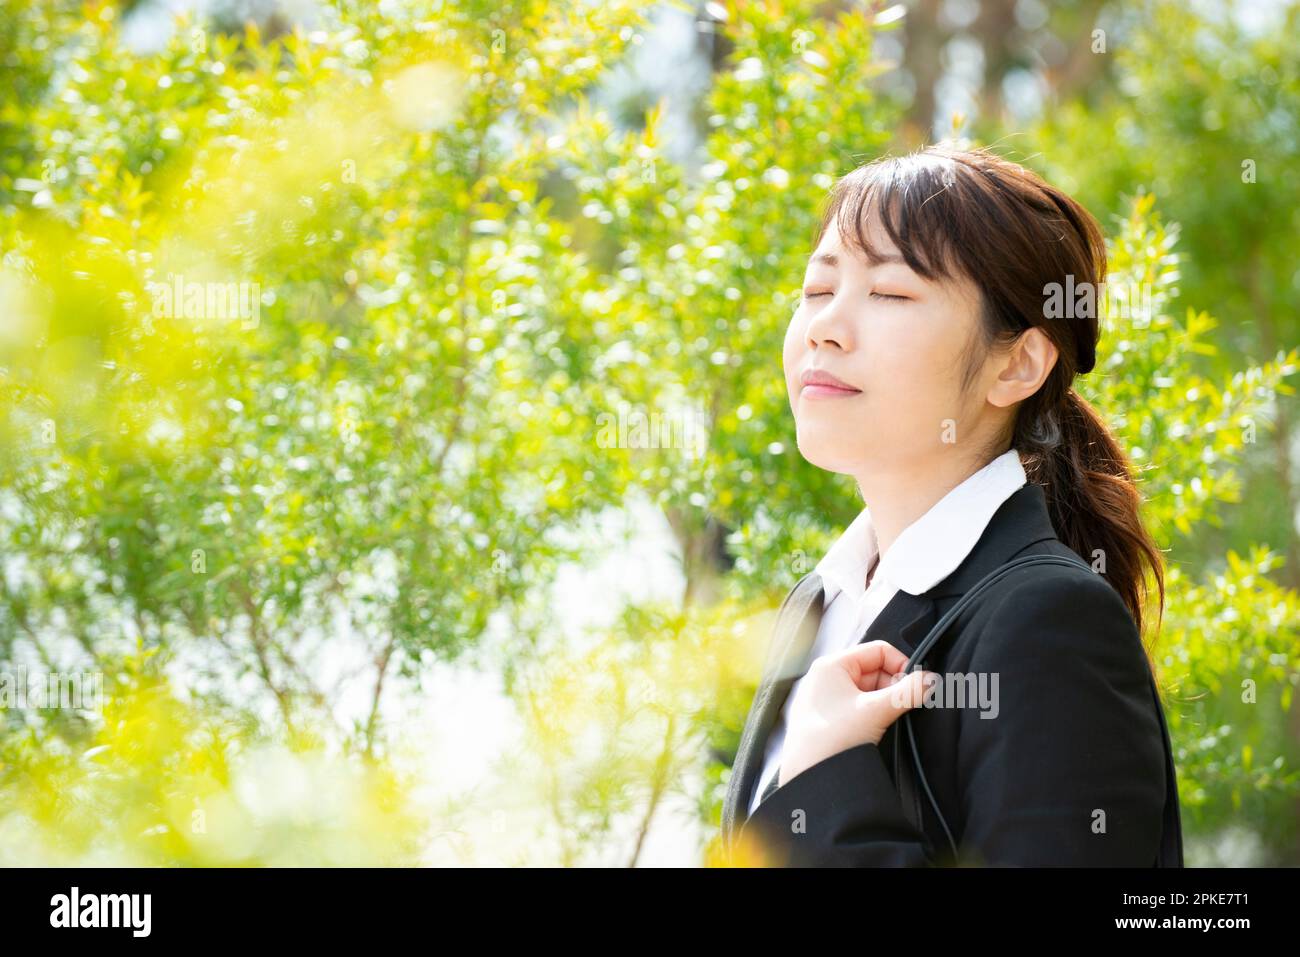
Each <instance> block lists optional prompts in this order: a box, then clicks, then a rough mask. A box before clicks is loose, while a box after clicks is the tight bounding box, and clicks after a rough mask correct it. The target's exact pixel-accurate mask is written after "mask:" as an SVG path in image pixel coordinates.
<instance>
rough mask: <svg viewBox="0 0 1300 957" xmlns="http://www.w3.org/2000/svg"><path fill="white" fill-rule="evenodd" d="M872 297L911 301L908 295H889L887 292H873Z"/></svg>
mask: <svg viewBox="0 0 1300 957" xmlns="http://www.w3.org/2000/svg"><path fill="white" fill-rule="evenodd" d="M871 295H872V297H873V298H875V299H892V300H894V301H896V302H911V297H910V296H891V295H889V294H888V293H883V292H873V293H872V294H871Z"/></svg>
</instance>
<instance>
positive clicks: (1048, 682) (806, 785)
mask: <svg viewBox="0 0 1300 957" xmlns="http://www.w3.org/2000/svg"><path fill="white" fill-rule="evenodd" d="M1036 553H1046V554H1055V555H1062V556H1074V552H1072V551H1071V550H1070V549H1069V548H1068V547H1067V546H1066V545H1065V544H1064V543H1062V542H1061V541H1060V540H1059V539H1058V538H1057V537H1056V532H1055V530H1054V529H1053V527H1052V523H1051V519H1050V517H1049V515H1048V511H1047V503H1046V498H1045V495H1044V491H1043V489H1042V487H1040V486H1038V485H1034V484H1032V483H1031V484H1028V485H1025V486H1024V487H1023V488H1021V489H1019V490H1018V491H1017V492H1015V493H1014V494H1013V495H1012V496H1011V497H1010V498H1009V499H1007V501H1006V502H1004V503H1003V504H1002V506H1001V507H1000V508H999V509H998V511H997V512H996V513H995V514H994V516H993V518H992V520H991V521H990V523H989V525H988V526H987V528H986V529H985V531H984V533H983V535H982V537H981V538H980V540H979V542H978V543H977V544H976V546H975V548H974V549H972V551H971V553H970V554H969V555H968V556H967V557H966V559H965V560H964V561H963V562H962V564H961V565H960V566H959V567H958V568H957V569H956V570H955V571H954V572H953V573H952V574H951V575H950V576H949V577H948V578H947V579H945V580H944V581H942V582H940V583H939V584H938V585H936V586H935V587H934V588H933V589H931V590H930V591H928V592H926V593H925V594H924V595H911V594H909V593H907V592H903V591H900V592H898V593H897V594H896V595H895V596H894V598H893V599H892V600H891V601H890V602H889V604H888V605H886V606H885V608H884V609H883V610H882V611H881V613H880V615H879V616H878V617H877V618H876V620H875V621H874V622H873V623H872V624H871V626H870V627H869V628H868V629H867V630H866V633H865V634H864V635H863V637H862V638H861V641H875V640H876V639H883V640H885V641H887V642H889V643H890V644H892V645H894V646H895V647H897V648H898V649H899V650H901V651H902V652H904V653H905V654H907V655H911V653H912V652H913V650H915V648H916V645H917V644H918V643H919V642H920V641H921V640H922V639H923V638H924V637H925V635H926V634H927V633H928V632H929V630H930V628H931V627H932V626H933V625H934V624H935V622H936V621H937V620H938V618H939V616H940V615H942V614H943V613H944V612H945V611H946V610H947V609H948V608H949V607H951V606H952V605H953V604H954V603H955V602H956V601H957V600H958V599H959V598H960V597H961V596H962V595H963V594H964V593H965V592H966V591H968V590H969V589H970V588H971V586H972V585H974V584H975V583H976V582H977V581H979V580H980V579H981V578H983V577H984V576H985V575H986V574H987V573H988V572H990V571H992V570H994V569H995V568H997V567H998V566H1000V565H1002V564H1004V563H1006V562H1007V561H1010V560H1011V559H1012V558H1015V557H1017V556H1021V555H1030V554H1036ZM1075 557H1076V558H1077V557H1079V556H1075ZM1088 559H1089V561H1090V560H1091V556H1088ZM822 604H823V591H822V589H821V582H820V578H819V577H818V576H817V575H816V573H815V572H814V573H810V574H809V575H806V576H804V578H803V579H801V580H800V582H799V583H798V584H797V585H796V586H795V588H794V589H793V590H792V591H791V592H790V594H789V595H788V596H787V598H786V601H785V602H784V603H783V605H782V607H781V611H780V613H779V614H778V619H777V624H776V627H775V635H774V639H773V642H772V646H771V648H770V650H769V652H768V656H767V661H766V663H765V665H764V674H763V679H762V682H761V684H760V686H759V689H758V692H757V693H756V695H755V697H754V702H753V704H752V706H751V708H750V712H749V716H748V718H747V719H746V721H745V727H744V731H743V733H742V735H741V741H740V748H739V750H738V752H737V755H736V760H735V762H734V764H733V766H732V772H731V778H730V781H729V783H728V790H727V795H726V799H725V801H724V803H723V814H722V818H723V820H722V826H723V835H722V837H723V840H724V842H725V843H724V846H725V848H726V849H727V850H728V851H729V852H734V851H736V850H737V848H738V847H739V846H740V845H741V844H742V843H744V844H749V845H750V846H751V848H752V847H755V846H756V847H758V848H760V849H761V851H762V852H763V854H764V861H765V863H768V864H775V865H786V866H836V867H871V866H886V867H888V866H894V867H915V866H934V865H936V864H943V863H950V862H951V861H950V859H949V858H947V857H940V856H938V855H940V854H941V852H942V851H943V850H944V849H946V848H947V847H948V844H947V839H946V838H945V836H944V832H943V829H942V826H941V824H940V823H939V822H938V820H937V819H936V817H935V815H934V813H933V809H932V808H931V807H930V806H929V804H928V801H927V800H926V799H925V798H924V796H922V802H923V805H924V808H923V814H922V818H921V820H922V827H923V828H924V831H925V833H924V835H923V834H922V833H921V832H919V831H918V830H917V829H916V828H915V827H914V826H913V825H912V824H911V823H909V821H908V820H907V818H906V817H905V816H904V814H903V808H902V804H901V801H900V799H899V796H898V793H897V790H896V787H895V784H894V774H895V771H894V767H893V755H894V737H895V735H896V733H897V732H898V731H899V729H900V723H899V722H895V723H894V724H893V725H892V726H891V727H890V728H889V730H888V731H887V732H886V733H885V736H884V738H883V739H882V740H881V742H880V744H879V745H875V744H863V745H858V746H857V747H853V748H849V749H847V750H845V751H841V752H839V753H838V754H835V755H832V756H831V757H829V758H826V759H824V760H822V761H820V762H819V763H818V764H816V765H814V766H812V767H810V768H807V769H805V770H804V771H802V772H801V773H800V774H798V775H796V776H795V777H794V778H792V779H790V780H789V781H787V782H786V783H785V785H783V786H782V787H780V788H778V789H777V790H776V791H775V792H773V793H772V794H770V795H769V796H768V797H767V798H766V799H765V800H764V801H763V802H762V803H761V804H760V805H759V806H758V807H757V808H756V809H755V811H754V814H753V816H752V817H749V816H748V815H747V810H748V807H749V800H750V794H751V789H752V787H753V784H754V779H755V777H756V775H757V774H758V773H759V770H760V766H761V763H762V757H763V750H764V746H765V743H766V741H767V736H768V734H769V733H770V731H771V729H772V727H773V725H774V723H775V721H776V718H777V717H778V715H779V713H780V710H781V707H782V705H783V703H784V702H785V698H786V696H787V695H788V693H789V691H790V686H791V685H792V684H793V682H794V680H795V679H796V678H798V677H799V676H801V675H803V674H804V673H805V672H806V671H807V669H808V665H809V663H810V658H811V650H812V644H813V640H814V639H815V637H816V635H817V628H818V625H819V624H820V621H821V614H822ZM923 664H924V667H925V668H926V670H929V671H937V672H940V673H959V674H963V675H965V674H972V673H974V674H979V673H985V674H986V676H991V675H992V674H993V673H996V674H997V676H998V678H997V686H996V687H997V694H996V701H997V714H996V716H995V717H981V714H985V713H987V714H992V712H993V709H992V708H989V709H985V710H981V709H980V708H978V707H973V706H968V707H964V708H952V707H942V708H924V707H921V708H915V709H913V710H912V711H911V712H910V714H911V715H912V717H911V719H910V720H911V721H912V726H913V730H914V733H915V735H916V739H917V746H918V748H919V750H920V755H921V761H922V767H923V768H924V771H925V775H926V778H927V780H928V781H929V784H930V787H931V789H932V790H933V792H934V796H935V799H936V800H937V802H938V804H939V808H940V810H942V811H943V815H944V818H945V819H946V820H947V822H948V826H949V827H950V828H951V829H952V832H953V837H954V839H955V840H956V842H957V846H958V852H959V858H958V859H959V862H960V863H962V864H974V865H986V866H987V865H1075V866H1142V867H1146V866H1151V865H1152V864H1153V863H1154V862H1155V861H1156V858H1157V852H1158V849H1159V847H1160V841H1161V835H1162V819H1163V818H1164V817H1165V815H1166V813H1167V812H1169V811H1172V812H1173V820H1174V829H1175V831H1176V830H1177V828H1178V826H1179V824H1178V821H1179V814H1178V792H1177V786H1176V781H1175V782H1174V786H1173V787H1167V785H1166V742H1167V729H1166V727H1165V724H1164V715H1163V712H1162V711H1161V710H1160V708H1161V705H1160V702H1159V699H1158V696H1157V695H1155V694H1154V692H1153V689H1152V686H1151V683H1150V678H1149V675H1150V672H1149V666H1148V664H1147V659H1146V656H1145V653H1144V651H1143V648H1142V645H1141V642H1140V640H1139V637H1138V633H1137V628H1136V626H1135V624H1134V622H1133V619H1132V617H1131V616H1130V615H1129V613H1128V610H1127V608H1126V607H1125V605H1124V602H1123V600H1122V599H1121V598H1120V595H1119V593H1118V592H1117V591H1115V589H1114V588H1113V587H1112V586H1111V585H1110V584H1109V583H1108V582H1107V581H1106V579H1105V576H1104V575H1102V574H1100V573H1094V572H1092V571H1090V570H1087V569H1085V568H1066V567H1063V566H1060V565H1040V566H1030V567H1028V568H1024V569H1019V570H1017V571H1016V572H1014V573H1012V574H1011V575H1010V576H1009V577H1008V578H1007V579H1005V580H1003V581H1002V582H1000V583H999V584H998V585H996V586H994V588H992V589H991V590H990V591H989V592H988V593H987V594H986V595H983V596H982V597H981V598H980V599H979V600H977V601H976V602H975V604H974V606H973V607H972V608H971V609H970V610H969V611H967V612H966V613H964V614H963V615H962V617H961V618H960V619H958V620H957V621H956V622H954V624H953V625H952V626H951V627H950V628H949V629H948V631H947V632H946V634H945V637H943V638H942V639H941V640H940V642H939V644H938V645H937V646H936V648H934V649H932V650H931V652H930V653H929V654H928V655H927V658H926V660H925V662H924V663H923ZM986 680H990V679H986ZM986 687H989V688H990V689H991V687H992V686H991V680H990V683H989V684H988V685H986ZM903 744H904V750H903V751H902V752H901V755H902V759H903V760H907V759H908V757H909V754H910V750H908V749H907V748H906V736H905V735H904V740H903ZM1170 801H1172V802H1173V806H1172V808H1167V807H1166V802H1170ZM1177 836H1178V848H1179V854H1180V855H1181V846H1182V845H1181V834H1180V833H1179V834H1178V835H1177ZM924 838H928V842H927V841H926V840H925V839H924ZM927 848H932V849H934V855H935V856H932V855H931V853H930V852H929V851H928V849H927ZM733 860H741V859H740V858H733ZM744 860H751V859H749V858H746V859H744Z"/></svg>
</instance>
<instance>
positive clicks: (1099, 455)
mask: <svg viewBox="0 0 1300 957" xmlns="http://www.w3.org/2000/svg"><path fill="white" fill-rule="evenodd" d="M1026 405H1029V403H1026ZM1033 411H1034V410H1032V409H1030V408H1026V409H1024V410H1023V412H1025V413H1030V415H1028V416H1026V415H1024V414H1022V415H1021V416H1020V418H1019V419H1018V420H1017V422H1016V431H1015V437H1014V438H1013V440H1012V447H1013V448H1016V449H1018V450H1020V452H1021V454H1022V458H1023V460H1024V466H1025V474H1026V476H1027V477H1028V479H1029V481H1031V482H1033V483H1034V484H1036V485H1041V486H1043V490H1044V492H1045V493H1046V498H1047V507H1048V511H1049V513H1050V515H1051V519H1052V525H1053V526H1054V527H1055V528H1056V534H1057V535H1058V537H1059V538H1060V539H1061V541H1062V542H1064V543H1065V544H1066V545H1068V546H1069V547H1070V548H1071V549H1073V550H1074V551H1075V552H1076V553H1078V555H1079V556H1080V557H1081V558H1082V559H1083V560H1084V561H1086V562H1088V563H1089V564H1091V565H1093V566H1094V567H1095V568H1097V569H1098V570H1099V571H1102V572H1104V575H1105V578H1106V580H1107V581H1108V582H1110V584H1111V585H1112V587H1114V588H1115V590H1116V591H1118V592H1119V594H1120V596H1121V597H1122V598H1123V599H1124V604H1125V605H1126V606H1128V609H1129V612H1130V614H1132V616H1133V620H1134V622H1136V624H1137V628H1138V633H1139V634H1141V633H1142V626H1143V610H1144V607H1145V605H1146V603H1147V599H1148V597H1149V595H1150V587H1149V585H1148V582H1147V578H1146V569H1147V568H1149V569H1150V570H1151V573H1152V577H1153V579H1154V584H1155V588H1156V589H1157V590H1158V593H1159V601H1158V602H1157V605H1156V609H1157V616H1158V617H1157V622H1156V626H1155V629H1154V630H1155V631H1156V632H1158V631H1159V628H1160V621H1161V620H1162V619H1163V617H1164V600H1165V582H1164V559H1163V556H1162V555H1161V553H1160V549H1159V548H1158V547H1157V546H1156V543H1155V540H1154V539H1152V537H1151V534H1150V533H1149V532H1148V531H1147V530H1146V527H1145V526H1144V525H1143V524H1142V519H1141V516H1140V515H1139V512H1138V508H1139V505H1140V503H1141V495H1140V493H1139V492H1138V488H1137V485H1136V483H1135V482H1134V480H1133V475H1132V465H1131V464H1130V463H1129V460H1128V457H1127V456H1126V455H1125V454H1124V451H1123V449H1121V448H1120V446H1119V443H1118V442H1116V441H1115V437H1114V435H1112V434H1111V431H1110V429H1109V428H1107V426H1106V423H1105V422H1104V421H1102V418H1101V416H1100V415H1098V413H1097V410H1096V409H1094V408H1093V407H1092V406H1091V405H1090V404H1089V403H1088V401H1087V400H1086V399H1084V398H1083V396H1081V395H1079V393H1077V392H1075V391H1074V389H1072V388H1071V389H1067V390H1066V392H1065V395H1064V398H1063V399H1062V401H1061V402H1060V403H1059V404H1057V406H1056V407H1055V408H1042V409H1041V410H1040V411H1039V412H1038V413H1037V415H1033V414H1032V413H1033ZM1144 566H1145V567H1144Z"/></svg>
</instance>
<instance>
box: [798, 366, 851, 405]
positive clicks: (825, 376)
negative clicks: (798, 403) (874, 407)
mask: <svg viewBox="0 0 1300 957" xmlns="http://www.w3.org/2000/svg"><path fill="white" fill-rule="evenodd" d="M799 382H800V384H801V385H802V386H803V389H802V390H801V391H800V393H799V394H800V395H801V396H806V397H808V398H814V397H816V398H837V397H841V396H851V395H860V394H861V393H862V390H861V389H859V388H857V387H855V386H851V385H849V384H848V383H847V382H845V381H844V380H843V379H840V378H838V377H836V376H833V375H831V374H830V373H829V372H827V371H826V370H825V369H807V370H805V371H804V373H803V375H801V376H800V377H799Z"/></svg>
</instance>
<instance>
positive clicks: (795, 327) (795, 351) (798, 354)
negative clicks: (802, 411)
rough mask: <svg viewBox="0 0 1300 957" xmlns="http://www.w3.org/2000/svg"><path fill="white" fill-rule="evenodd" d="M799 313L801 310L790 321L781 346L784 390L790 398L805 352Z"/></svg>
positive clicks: (794, 390) (802, 325)
mask: <svg viewBox="0 0 1300 957" xmlns="http://www.w3.org/2000/svg"><path fill="white" fill-rule="evenodd" d="M801 312H802V310H797V311H796V312H795V314H794V316H793V317H792V318H791V319H790V324H789V325H788V326H786V330H785V342H784V343H783V344H782V346H781V364H782V367H783V369H784V371H785V381H786V388H787V390H789V391H790V392H791V395H792V396H793V395H794V393H795V392H796V391H797V390H796V389H795V387H794V384H795V381H796V376H798V375H799V372H800V371H801V366H802V360H803V357H804V353H805V352H807V346H806V345H805V343H804V335H803V327H804V319H803V316H802V315H801V314H800V313H801Z"/></svg>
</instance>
